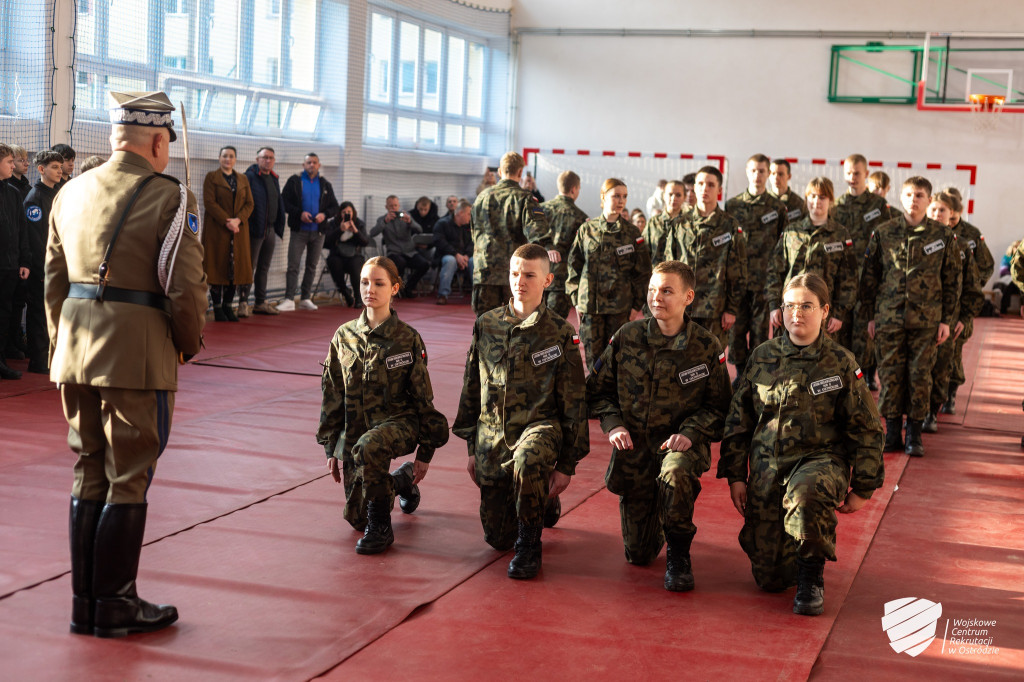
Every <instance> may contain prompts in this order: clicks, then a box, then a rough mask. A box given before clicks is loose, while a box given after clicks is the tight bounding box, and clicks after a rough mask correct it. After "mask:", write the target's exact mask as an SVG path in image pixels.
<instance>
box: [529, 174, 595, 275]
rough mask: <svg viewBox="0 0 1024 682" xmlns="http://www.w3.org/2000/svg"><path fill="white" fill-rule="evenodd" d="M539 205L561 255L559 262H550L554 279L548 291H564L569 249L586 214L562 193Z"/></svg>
mask: <svg viewBox="0 0 1024 682" xmlns="http://www.w3.org/2000/svg"><path fill="white" fill-rule="evenodd" d="M540 207H541V208H542V209H543V210H544V215H545V216H546V217H547V219H548V225H550V226H551V239H552V241H553V242H554V247H555V250H556V251H558V253H559V254H561V256H562V262H561V263H552V264H551V272H552V273H553V274H554V276H555V280H554V281H553V282H552V283H551V286H549V287H548V291H565V280H566V278H567V277H568V276H569V265H568V263H567V260H568V258H569V249H571V248H572V243H573V240H575V239H576V231H577V230H579V229H580V225H582V224H583V223H585V222H587V214H586V213H584V212H583V211H582V210H580V208H579V207H578V206H577V205H576V202H575V201H573V200H572V199H570V198H569V197H567V196H564V195H561V194H560V195H558V196H557V197H555V198H554V199H552V200H551V201H545V202H544V203H543V204H541V205H540Z"/></svg>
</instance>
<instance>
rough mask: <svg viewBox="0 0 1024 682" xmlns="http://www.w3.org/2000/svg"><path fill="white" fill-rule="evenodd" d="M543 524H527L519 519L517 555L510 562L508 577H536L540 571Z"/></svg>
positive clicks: (519, 578) (520, 578) (518, 578)
mask: <svg viewBox="0 0 1024 682" xmlns="http://www.w3.org/2000/svg"><path fill="white" fill-rule="evenodd" d="M543 530H544V527H543V526H542V525H541V524H539V523H538V524H535V525H530V526H528V525H526V524H525V523H523V521H522V520H520V521H519V537H518V539H516V555H515V556H514V557H512V561H510V562H509V564H508V577H509V578H515V579H516V580H529V579H530V578H536V577H537V574H538V573H539V572H540V563H541V560H540V554H541V548H540V546H541V542H540V534H541V532H542V531H543Z"/></svg>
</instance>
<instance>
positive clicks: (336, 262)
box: [327, 253, 366, 298]
mask: <svg viewBox="0 0 1024 682" xmlns="http://www.w3.org/2000/svg"><path fill="white" fill-rule="evenodd" d="M365 261H366V258H364V257H363V256H362V254H356V255H354V256H342V255H340V254H337V253H332V254H331V255H329V256H328V257H327V269H328V270H330V271H331V279H333V280H334V284H335V286H337V287H338V290H339V291H344V290H345V276H346V275H348V282H349V285H350V286H351V287H352V295H353V296H355V297H357V298H358V297H359V272H360V271H361V270H362V269H363V263H364V262H365Z"/></svg>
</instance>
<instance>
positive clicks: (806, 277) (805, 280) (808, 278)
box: [782, 272, 832, 307]
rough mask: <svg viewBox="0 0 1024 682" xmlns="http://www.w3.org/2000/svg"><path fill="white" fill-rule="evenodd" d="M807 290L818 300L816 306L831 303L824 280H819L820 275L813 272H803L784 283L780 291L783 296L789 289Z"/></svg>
mask: <svg viewBox="0 0 1024 682" xmlns="http://www.w3.org/2000/svg"><path fill="white" fill-rule="evenodd" d="M798 288H799V289H808V290H810V292H811V293H812V294H814V295H815V296H816V297H817V298H818V305H820V306H822V307H824V306H827V305H830V304H831V303H832V299H831V298H830V297H829V295H828V285H827V284H825V280H823V279H822V278H821V275H819V274H817V273H814V272H805V273H804V274H802V275H797V276H796V277H794V278H793V279H791V280H789V282H787V283H786V288H785V289H783V290H782V294H783V296H785V294H786V292H787V291H789V290H790V289H798Z"/></svg>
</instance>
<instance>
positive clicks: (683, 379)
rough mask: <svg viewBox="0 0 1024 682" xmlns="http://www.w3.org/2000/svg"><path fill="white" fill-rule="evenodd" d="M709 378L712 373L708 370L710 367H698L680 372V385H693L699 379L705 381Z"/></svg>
mask: <svg viewBox="0 0 1024 682" xmlns="http://www.w3.org/2000/svg"><path fill="white" fill-rule="evenodd" d="M709 376H711V372H710V371H709V370H708V366H707V365H706V364H702V365H697V366H696V367H691V368H690V369H687V370H683V371H682V372H680V373H679V383H681V384H682V385H683V386H685V385H686V384H692V383H693V382H695V381H697V380H698V379H704V378H706V377H709Z"/></svg>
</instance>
